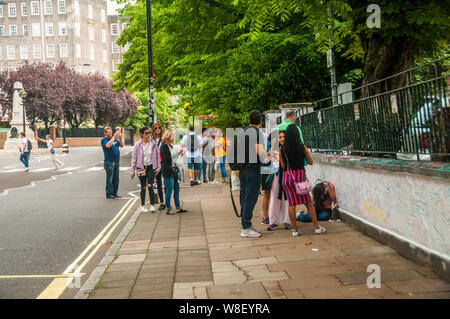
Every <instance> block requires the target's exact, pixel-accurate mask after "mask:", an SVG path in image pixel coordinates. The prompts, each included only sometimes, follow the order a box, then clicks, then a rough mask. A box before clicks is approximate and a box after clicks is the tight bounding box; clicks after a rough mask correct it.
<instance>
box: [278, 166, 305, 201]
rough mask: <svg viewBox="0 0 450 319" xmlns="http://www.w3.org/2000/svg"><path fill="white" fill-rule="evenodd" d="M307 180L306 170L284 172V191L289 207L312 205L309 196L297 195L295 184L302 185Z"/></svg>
mask: <svg viewBox="0 0 450 319" xmlns="http://www.w3.org/2000/svg"><path fill="white" fill-rule="evenodd" d="M305 180H306V172H305V170H304V169H298V170H292V171H284V172H283V189H284V191H285V192H286V195H287V198H288V201H289V206H297V205H302V204H304V205H306V204H309V203H311V197H310V196H309V194H306V195H298V194H296V193H295V185H294V183H301V182H304V181H305Z"/></svg>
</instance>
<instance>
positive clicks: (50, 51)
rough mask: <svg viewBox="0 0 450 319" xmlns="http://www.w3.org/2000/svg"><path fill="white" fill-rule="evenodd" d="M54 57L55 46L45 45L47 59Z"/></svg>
mask: <svg viewBox="0 0 450 319" xmlns="http://www.w3.org/2000/svg"><path fill="white" fill-rule="evenodd" d="M54 57H55V46H54V45H53V44H47V58H54Z"/></svg>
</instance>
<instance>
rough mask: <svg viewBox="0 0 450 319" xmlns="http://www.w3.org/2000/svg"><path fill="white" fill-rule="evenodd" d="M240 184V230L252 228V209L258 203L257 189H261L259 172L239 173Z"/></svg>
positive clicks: (244, 171) (243, 171) (245, 171)
mask: <svg viewBox="0 0 450 319" xmlns="http://www.w3.org/2000/svg"><path fill="white" fill-rule="evenodd" d="M239 181H240V182H241V195H240V201H241V215H242V217H241V221H242V228H243V229H247V228H250V227H252V217H253V209H254V208H255V205H256V202H257V201H258V194H259V189H260V187H261V175H260V174H259V171H254V170H246V169H244V170H242V171H240V173H239Z"/></svg>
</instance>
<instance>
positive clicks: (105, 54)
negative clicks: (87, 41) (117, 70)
mask: <svg viewBox="0 0 450 319" xmlns="http://www.w3.org/2000/svg"><path fill="white" fill-rule="evenodd" d="M103 63H108V57H107V53H106V50H105V49H103Z"/></svg>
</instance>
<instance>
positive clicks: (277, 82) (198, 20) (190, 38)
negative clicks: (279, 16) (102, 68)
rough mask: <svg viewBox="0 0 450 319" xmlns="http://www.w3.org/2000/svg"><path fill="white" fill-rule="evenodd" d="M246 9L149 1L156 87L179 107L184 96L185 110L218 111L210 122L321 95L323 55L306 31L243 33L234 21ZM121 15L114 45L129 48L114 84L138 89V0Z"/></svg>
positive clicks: (143, 81)
mask: <svg viewBox="0 0 450 319" xmlns="http://www.w3.org/2000/svg"><path fill="white" fill-rule="evenodd" d="M247 9H248V8H247V7H245V6H233V5H232V4H231V2H230V1H222V0H173V1H158V2H156V3H155V4H154V5H153V6H152V10H153V21H154V28H153V30H154V46H153V48H154V52H153V53H154V67H155V73H156V81H155V86H156V90H163V89H165V90H167V91H168V92H170V93H173V94H179V95H180V96H181V103H180V104H181V105H180V106H181V107H182V105H184V103H185V102H186V101H189V102H190V103H191V108H190V110H189V112H190V113H191V114H195V115H203V114H215V115H218V116H219V118H218V121H217V123H218V125H224V126H228V125H230V126H231V125H239V124H242V123H243V122H247V116H246V114H247V113H248V111H250V110H251V109H254V108H257V109H260V110H266V109H269V108H275V107H277V105H279V104H281V103H285V102H300V101H306V100H312V99H314V98H319V97H322V96H323V94H325V90H326V87H327V83H328V75H327V70H326V61H325V58H324V56H321V55H320V54H319V53H318V52H316V50H315V49H314V47H313V46H312V45H311V43H313V42H314V36H313V33H312V30H310V29H308V28H307V27H304V26H301V25H295V26H293V27H292V28H287V29H285V30H283V32H280V33H277V34H270V33H267V34H260V35H258V36H256V37H251V34H250V33H249V31H250V28H249V27H248V26H245V23H244V24H243V23H242V19H243V18H244V17H245V10H247ZM122 15H123V16H124V17H125V19H126V21H127V28H126V29H125V30H124V32H123V33H122V35H121V37H120V39H119V41H118V43H119V44H121V45H126V44H131V46H130V49H129V50H128V51H127V52H126V53H125V54H124V62H123V63H122V64H121V65H120V66H119V72H118V73H116V75H115V81H116V83H117V86H118V87H119V88H121V87H127V88H129V89H131V90H134V91H145V90H146V89H147V87H148V82H147V78H148V71H147V56H146V48H145V47H146V33H145V5H144V4H143V2H138V3H137V5H135V6H129V7H127V8H125V9H124V10H123V12H122ZM175 87H179V89H178V90H174V88H175ZM158 116H159V115H158Z"/></svg>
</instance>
